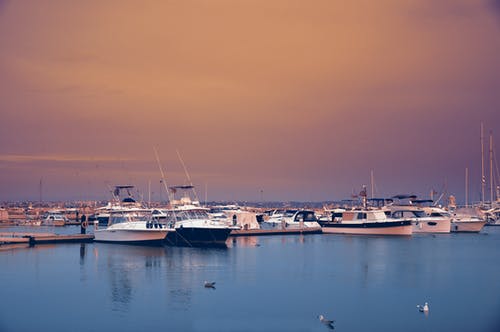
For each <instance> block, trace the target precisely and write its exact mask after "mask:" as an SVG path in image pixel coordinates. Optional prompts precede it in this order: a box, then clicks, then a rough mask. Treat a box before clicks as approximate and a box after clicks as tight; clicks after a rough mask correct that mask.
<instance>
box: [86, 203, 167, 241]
mask: <svg viewBox="0 0 500 332" xmlns="http://www.w3.org/2000/svg"><path fill="white" fill-rule="evenodd" d="M169 232H174V230H173V228H168V227H165V225H163V224H161V223H159V222H158V221H157V220H156V219H155V218H153V217H152V215H151V211H150V210H146V209H138V208H129V209H124V210H121V211H119V210H114V211H112V212H110V216H109V221H108V225H107V227H105V228H99V229H96V230H94V240H95V241H98V242H112V243H125V244H143V245H161V244H162V243H163V240H164V239H165V237H166V236H167V233H169Z"/></svg>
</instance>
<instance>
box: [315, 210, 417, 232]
mask: <svg viewBox="0 0 500 332" xmlns="http://www.w3.org/2000/svg"><path fill="white" fill-rule="evenodd" d="M319 223H320V224H321V227H322V231H323V233H333V234H359V235H411V234H412V225H411V220H409V219H394V218H389V217H387V216H386V214H385V213H384V211H383V210H380V209H376V210H367V209H358V210H348V211H346V210H332V211H331V220H329V221H323V220H320V221H319Z"/></svg>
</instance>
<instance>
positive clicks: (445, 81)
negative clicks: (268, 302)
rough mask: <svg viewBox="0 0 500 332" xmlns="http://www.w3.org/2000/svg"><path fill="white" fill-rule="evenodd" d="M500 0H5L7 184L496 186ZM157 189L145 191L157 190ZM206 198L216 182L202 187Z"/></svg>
mask: <svg viewBox="0 0 500 332" xmlns="http://www.w3.org/2000/svg"><path fill="white" fill-rule="evenodd" d="M499 36H500V1H497V0H483V1H479V0H442V1H435V0H410V1H398V0H380V1H368V0H366V1H350V2H345V1H319V0H314V1H290V0H287V1H285V0H271V1H269V0H268V1H257V0H251V1H250V0H248V1H246V0H242V1H231V0H227V1H219V0H210V1H208V0H206V1H168V2H162V1H128V0H127V1H123V0H122V1H105V2H104V1H81V2H76V3H75V2H68V1H63V0H48V1H43V2H40V1H9V0H0V112H1V113H0V116H1V118H0V200H18V199H35V200H36V199H38V197H39V194H38V184H39V181H40V178H43V183H44V198H46V199H47V200H48V199H87V198H102V199H104V198H108V196H109V195H108V189H107V185H114V184H123V183H130V184H134V185H136V186H138V187H139V188H140V189H141V190H142V191H143V192H144V191H146V190H147V184H148V181H149V180H151V181H152V183H153V191H156V193H155V194H153V195H156V196H153V197H155V198H158V191H159V179H160V174H159V170H158V167H157V164H156V160H155V155H154V152H153V146H156V148H157V149H158V151H159V154H160V158H161V161H162V164H163V167H164V168H165V170H166V175H167V180H169V182H170V183H172V184H178V183H183V182H185V177H184V174H183V170H182V166H181V164H180V163H179V160H178V158H177V154H176V149H178V150H179V151H180V153H181V155H182V157H183V159H184V161H185V163H186V165H187V167H188V169H189V171H190V175H191V178H192V179H193V182H194V183H195V184H197V185H198V186H199V191H200V192H204V187H205V184H206V185H207V188H208V196H209V199H226V200H231V199H238V200H253V201H258V200H260V199H261V194H260V190H263V192H264V199H265V200H332V199H342V198H346V197H348V196H349V195H350V193H351V192H352V190H353V189H355V190H356V191H359V189H360V187H361V185H362V184H369V180H370V170H373V171H374V174H375V180H376V189H377V195H378V196H389V195H393V194H398V193H410V192H411V193H416V194H419V195H421V196H426V195H428V193H429V191H430V190H431V189H435V190H440V189H442V188H443V186H444V183H445V182H446V183H447V187H448V190H449V191H450V192H451V193H453V194H455V195H456V196H458V197H463V191H464V172H465V171H464V170H465V167H469V169H470V182H471V193H470V195H471V197H472V196H474V195H475V196H474V197H475V199H479V196H478V192H479V180H480V174H479V165H480V150H479V125H480V122H481V121H483V122H484V123H485V128H486V130H487V131H486V133H487V134H488V131H489V130H492V131H493V134H494V135H496V136H495V137H496V141H500V138H499V135H498V126H499V124H500V93H499V92H500V56H499V54H500V38H499ZM145 195H146V194H145ZM200 195H201V196H202V194H200Z"/></svg>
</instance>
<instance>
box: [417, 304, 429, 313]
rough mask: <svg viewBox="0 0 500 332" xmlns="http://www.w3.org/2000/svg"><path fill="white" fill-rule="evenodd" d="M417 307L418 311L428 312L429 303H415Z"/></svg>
mask: <svg viewBox="0 0 500 332" xmlns="http://www.w3.org/2000/svg"><path fill="white" fill-rule="evenodd" d="M417 308H418V311H420V312H429V304H428V303H427V302H425V304H424V305H420V304H417Z"/></svg>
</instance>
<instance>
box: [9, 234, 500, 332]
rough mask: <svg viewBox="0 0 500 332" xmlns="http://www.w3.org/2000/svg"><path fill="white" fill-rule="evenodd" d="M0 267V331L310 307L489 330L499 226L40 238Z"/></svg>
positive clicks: (351, 321)
mask: <svg viewBox="0 0 500 332" xmlns="http://www.w3.org/2000/svg"><path fill="white" fill-rule="evenodd" d="M64 229H65V231H66V230H68V229H69V230H70V231H71V232H72V233H76V232H78V231H79V228H77V227H73V228H70V227H66V228H64ZM2 231H5V230H2ZM45 231H46V230H45ZM0 268H1V269H0V282H1V286H0V299H1V301H0V331H2V332H22V331H54V332H56V331H64V332H67V331H123V332H125V331H134V332H136V331H218V332H219V331H327V330H328V329H327V328H326V326H323V325H322V324H321V323H320V322H319V320H318V318H317V316H318V314H323V315H325V316H326V317H327V318H331V319H335V320H336V323H335V330H336V331H419V332H421V331H500V227H489V228H485V229H484V230H483V231H482V233H480V234H449V235H436V236H432V235H417V236H413V237H409V238H399V237H375V236H374V237H363V236H342V235H307V236H299V235H288V236H269V237H254V238H250V237H248V238H237V239H235V240H234V241H233V240H231V241H230V242H228V248H227V249H207V248H201V249H196V248H174V247H165V248H161V247H160V248H150V247H135V246H126V245H112V244H102V243H90V244H59V245H40V246H37V247H35V248H22V249H19V248H18V249H10V250H9V249H2V250H0ZM204 280H214V281H216V286H217V287H216V289H215V290H214V289H207V288H204V287H203V282H204ZM425 301H427V302H429V305H430V313H429V314H428V315H424V314H423V313H420V312H418V310H417V309H416V304H418V303H420V304H423V302H425Z"/></svg>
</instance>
